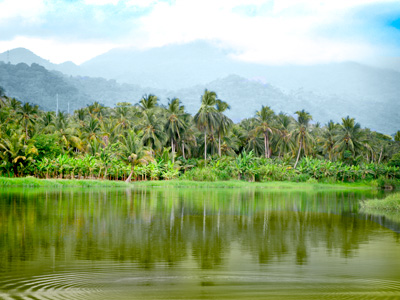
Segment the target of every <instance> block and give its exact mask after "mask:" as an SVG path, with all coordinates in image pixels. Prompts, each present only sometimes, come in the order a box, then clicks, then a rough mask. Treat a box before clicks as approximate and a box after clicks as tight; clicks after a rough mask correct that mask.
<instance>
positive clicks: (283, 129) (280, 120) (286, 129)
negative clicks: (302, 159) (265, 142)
mask: <svg viewBox="0 0 400 300" xmlns="http://www.w3.org/2000/svg"><path fill="white" fill-rule="evenodd" d="M291 126H292V118H291V117H289V116H288V115H287V114H285V113H283V112H280V113H279V114H278V115H277V117H276V129H277V133H278V134H276V135H275V139H274V141H273V142H274V145H275V150H276V151H278V157H281V155H285V154H286V153H287V152H289V151H291V150H292V149H293V143H292V134H291Z"/></svg>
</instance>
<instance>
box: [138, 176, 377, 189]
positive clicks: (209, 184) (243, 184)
mask: <svg viewBox="0 0 400 300" xmlns="http://www.w3.org/2000/svg"><path fill="white" fill-rule="evenodd" d="M133 185H134V186H137V187H196V188H249V187H257V188H266V189H269V188H271V189H299V190H304V189H372V188H376V187H375V186H373V185H371V184H368V183H365V182H358V183H333V184H332V183H329V184H328V183H309V182H301V183H297V182H289V181H271V182H247V181H240V180H230V181H190V180H178V179H177V180H170V181H140V182H133Z"/></svg>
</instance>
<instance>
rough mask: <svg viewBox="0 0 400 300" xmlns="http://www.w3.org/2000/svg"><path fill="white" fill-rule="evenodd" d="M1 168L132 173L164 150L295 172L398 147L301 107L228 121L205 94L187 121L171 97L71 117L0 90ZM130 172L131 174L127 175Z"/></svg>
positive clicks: (378, 155) (347, 121) (221, 106)
mask: <svg viewBox="0 0 400 300" xmlns="http://www.w3.org/2000/svg"><path fill="white" fill-rule="evenodd" d="M0 108H1V111H0V158H1V159H2V161H1V163H0V171H1V170H2V169H3V170H5V169H10V168H11V169H12V170H13V172H14V174H18V170H21V169H23V168H25V169H26V168H29V166H30V163H31V162H32V161H35V160H38V159H39V160H40V159H42V158H44V157H48V158H49V157H51V156H54V155H59V154H64V155H65V154H67V155H69V156H71V157H79V156H84V155H92V156H100V155H110V156H115V157H118V159H120V160H121V161H124V162H125V163H126V164H128V165H130V166H131V167H132V172H133V168H134V167H135V166H137V165H145V164H147V163H149V162H151V161H152V160H154V159H155V158H157V157H160V156H162V155H163V154H165V153H166V152H168V153H169V159H170V160H171V161H172V164H175V163H176V160H177V159H178V160H179V161H180V163H185V162H186V161H187V159H189V158H190V159H196V158H197V159H204V165H205V164H206V162H207V160H209V159H212V158H214V157H221V156H232V157H233V156H237V155H238V154H240V153H242V152H243V151H247V152H249V151H252V152H253V153H254V154H255V155H256V156H260V157H261V156H262V157H265V158H266V159H270V158H271V159H273V158H279V159H286V160H290V161H291V162H292V164H293V166H294V168H296V167H297V165H298V162H299V160H300V158H301V157H303V156H308V157H314V158H324V159H327V160H331V161H340V160H341V161H345V162H348V163H350V164H357V163H361V162H366V163H371V162H373V163H380V162H386V161H388V160H389V159H390V158H391V157H392V155H393V154H395V153H397V152H399V150H400V145H399V141H400V132H397V134H396V135H395V137H394V138H392V137H391V136H388V135H384V134H380V133H377V132H373V131H371V130H369V129H362V128H361V126H360V125H359V124H358V123H356V122H355V120H354V119H353V118H350V117H346V118H343V119H342V122H341V124H339V123H334V122H333V121H330V122H329V123H328V124H326V125H325V126H323V127H322V126H321V125H320V124H319V123H314V124H311V121H312V116H311V115H310V114H309V113H308V112H306V111H305V110H301V111H297V112H295V114H294V117H292V116H289V115H287V114H285V113H282V112H281V113H279V114H276V113H275V112H274V111H273V110H272V109H271V108H270V107H268V106H262V107H261V109H260V110H259V111H257V112H256V113H255V116H254V117H251V118H247V119H244V120H242V121H241V122H239V123H236V124H235V123H234V122H233V121H232V120H231V119H229V118H228V117H227V116H226V115H225V113H226V111H227V110H228V109H229V108H230V107H229V105H228V103H227V102H224V101H222V100H220V99H218V97H217V94H216V93H215V92H213V91H208V90H205V91H204V93H203V95H202V96H201V106H200V108H199V110H198V112H197V113H196V114H195V115H194V116H192V115H190V114H189V113H187V112H186V111H185V107H184V106H183V105H182V103H181V101H180V100H179V99H177V98H174V99H170V100H169V102H168V105H166V106H164V105H160V104H159V101H158V98H157V97H156V96H155V95H145V96H143V98H142V99H141V100H140V101H139V102H138V103H137V104H135V105H132V104H131V103H126V102H124V103H118V104H117V105H116V107H115V108H109V107H105V106H103V105H101V104H100V103H98V102H95V103H93V104H92V105H89V106H87V107H85V108H81V109H78V110H76V111H75V112H74V114H73V115H68V114H66V113H64V112H46V111H42V110H40V109H39V108H38V106H36V105H31V104H29V103H24V104H22V103H21V102H20V101H18V100H16V99H14V98H9V97H7V96H5V94H4V91H3V90H1V93H0ZM132 172H131V174H130V175H132Z"/></svg>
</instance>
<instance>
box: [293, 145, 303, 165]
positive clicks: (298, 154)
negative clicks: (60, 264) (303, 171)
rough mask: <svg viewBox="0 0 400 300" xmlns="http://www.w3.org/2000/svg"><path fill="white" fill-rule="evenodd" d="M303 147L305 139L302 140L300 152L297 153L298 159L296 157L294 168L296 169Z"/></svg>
mask: <svg viewBox="0 0 400 300" xmlns="http://www.w3.org/2000/svg"><path fill="white" fill-rule="evenodd" d="M301 147H303V141H300V147H299V152H298V153H297V159H296V163H295V164H294V169H296V167H297V163H298V162H299V158H300V152H301Z"/></svg>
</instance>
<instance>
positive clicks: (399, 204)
mask: <svg viewBox="0 0 400 300" xmlns="http://www.w3.org/2000/svg"><path fill="white" fill-rule="evenodd" d="M361 206H362V208H363V209H364V211H365V212H367V213H372V214H376V213H378V214H379V213H388V212H390V213H397V214H398V213H400V193H396V194H391V195H389V196H387V197H386V198H385V199H372V200H367V201H365V202H362V203H361Z"/></svg>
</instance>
